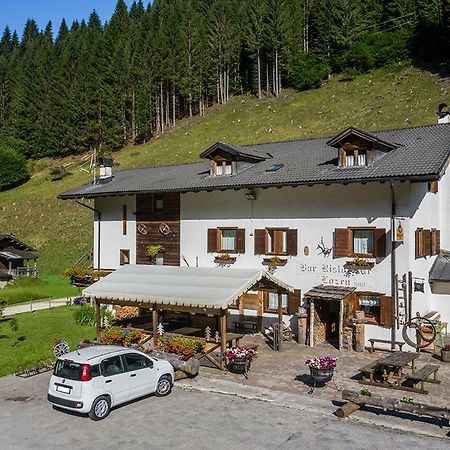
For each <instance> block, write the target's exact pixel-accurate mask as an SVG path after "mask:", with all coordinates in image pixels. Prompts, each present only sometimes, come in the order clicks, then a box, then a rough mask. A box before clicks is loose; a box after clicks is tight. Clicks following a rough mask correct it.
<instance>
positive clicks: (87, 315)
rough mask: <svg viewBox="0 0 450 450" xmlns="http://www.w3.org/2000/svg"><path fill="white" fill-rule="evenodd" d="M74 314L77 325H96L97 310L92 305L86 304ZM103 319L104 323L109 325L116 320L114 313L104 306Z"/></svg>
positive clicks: (76, 309) (75, 310)
mask: <svg viewBox="0 0 450 450" xmlns="http://www.w3.org/2000/svg"><path fill="white" fill-rule="evenodd" d="M73 314H74V317H75V323H76V324H77V325H90V326H92V325H95V322H96V320H95V309H94V308H93V307H92V306H91V305H89V304H84V305H81V306H79V307H76V308H75V309H74V311H73ZM101 318H102V321H103V323H105V324H107V325H109V324H111V323H112V322H113V320H114V316H113V314H112V312H111V311H110V310H109V309H108V308H107V307H106V306H102V308H101Z"/></svg>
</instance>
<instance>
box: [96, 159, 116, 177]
mask: <svg viewBox="0 0 450 450" xmlns="http://www.w3.org/2000/svg"><path fill="white" fill-rule="evenodd" d="M98 165H99V167H100V171H99V177H98V178H99V181H100V183H107V182H108V181H111V180H112V168H113V165H114V161H113V159H112V158H111V157H110V156H101V157H100V158H98Z"/></svg>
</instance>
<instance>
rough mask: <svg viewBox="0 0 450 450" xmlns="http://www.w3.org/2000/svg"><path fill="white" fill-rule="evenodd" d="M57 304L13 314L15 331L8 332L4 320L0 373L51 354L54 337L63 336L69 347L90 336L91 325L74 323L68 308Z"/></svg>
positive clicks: (1, 331) (0, 349)
mask: <svg viewBox="0 0 450 450" xmlns="http://www.w3.org/2000/svg"><path fill="white" fill-rule="evenodd" d="M73 308H74V307H68V306H61V307H58V308H54V309H50V310H41V311H36V312H33V313H23V314H17V315H16V316H14V317H16V319H17V323H18V330H17V331H16V332H12V331H11V329H10V327H9V325H8V323H7V319H6V320H5V319H3V321H2V322H0V324H1V328H0V361H1V363H0V376H3V375H7V374H10V373H13V372H14V371H15V370H16V368H17V366H18V365H24V364H29V363H34V362H38V361H39V360H40V359H43V358H49V357H51V356H53V353H52V347H53V341H54V340H55V339H64V340H65V341H67V342H68V343H69V345H70V348H71V349H75V348H76V343H77V342H78V341H79V340H81V339H84V338H86V339H93V338H94V337H95V327H90V326H80V325H77V324H76V323H75V319H74V317H73V312H72V309H73Z"/></svg>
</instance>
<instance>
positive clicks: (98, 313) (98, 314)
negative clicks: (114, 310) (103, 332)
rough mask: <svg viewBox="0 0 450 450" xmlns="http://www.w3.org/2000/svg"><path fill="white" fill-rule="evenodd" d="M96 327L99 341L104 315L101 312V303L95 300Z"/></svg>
mask: <svg viewBox="0 0 450 450" xmlns="http://www.w3.org/2000/svg"><path fill="white" fill-rule="evenodd" d="M95 326H96V329H97V340H98V339H100V329H101V327H102V315H101V310H100V301H99V300H98V299H95Z"/></svg>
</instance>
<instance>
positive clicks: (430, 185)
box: [428, 180, 439, 194]
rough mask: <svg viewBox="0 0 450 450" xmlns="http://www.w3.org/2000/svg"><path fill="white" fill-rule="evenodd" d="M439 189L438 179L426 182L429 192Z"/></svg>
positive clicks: (435, 191) (433, 192) (434, 192)
mask: <svg viewBox="0 0 450 450" xmlns="http://www.w3.org/2000/svg"><path fill="white" fill-rule="evenodd" d="M438 190H439V181H438V180H434V181H430V182H429V183H428V191H429V192H431V193H432V194H436V193H437V192H438Z"/></svg>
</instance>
